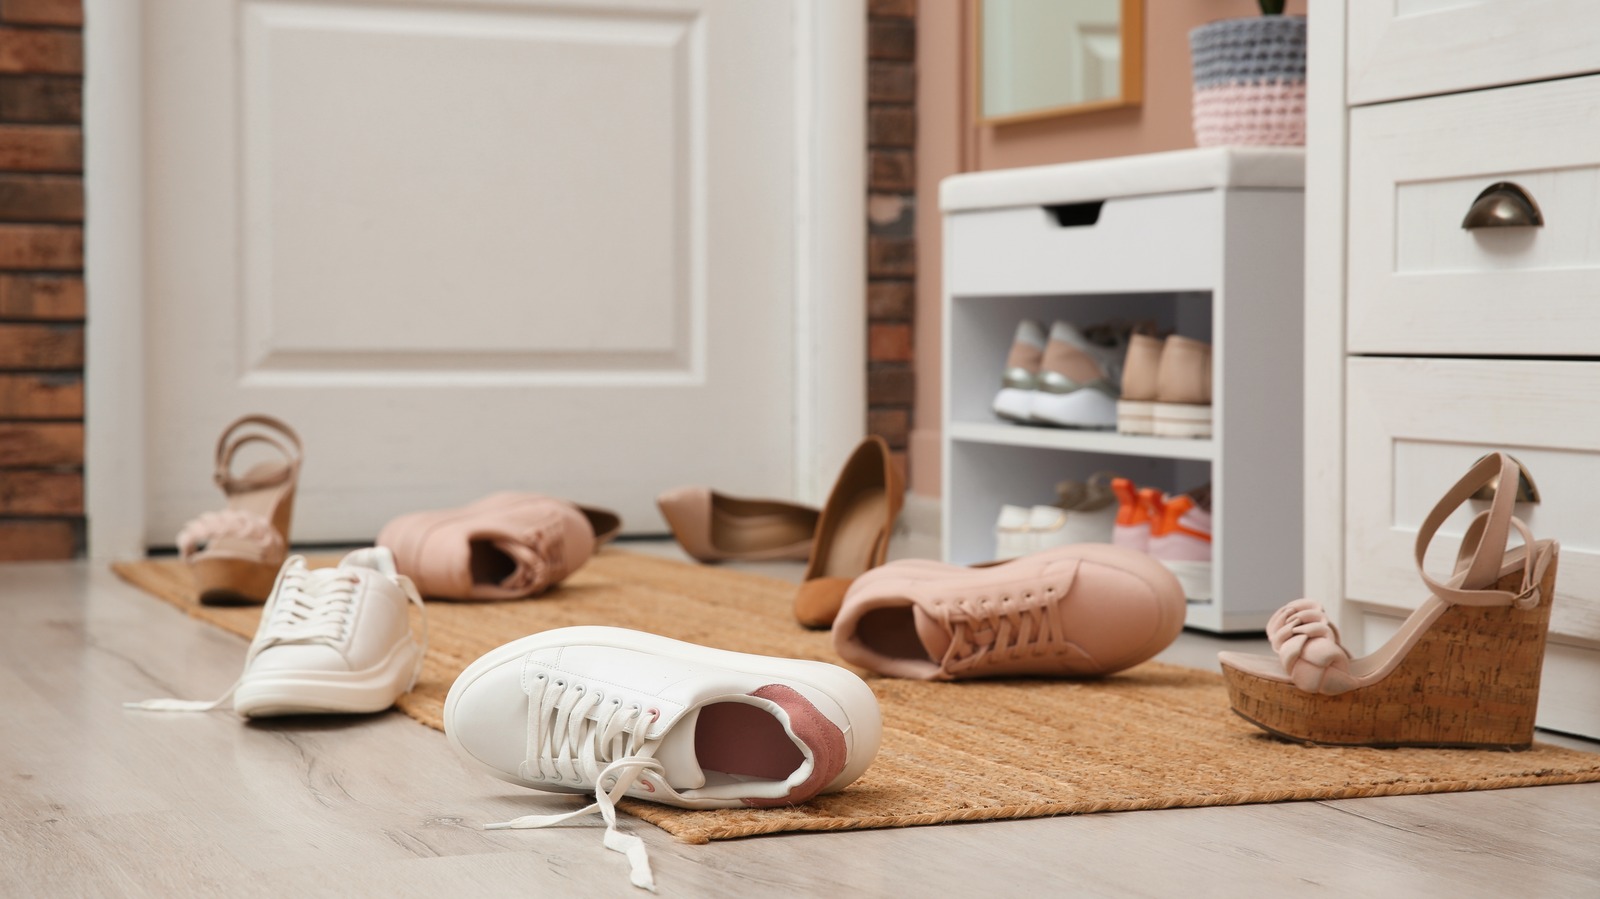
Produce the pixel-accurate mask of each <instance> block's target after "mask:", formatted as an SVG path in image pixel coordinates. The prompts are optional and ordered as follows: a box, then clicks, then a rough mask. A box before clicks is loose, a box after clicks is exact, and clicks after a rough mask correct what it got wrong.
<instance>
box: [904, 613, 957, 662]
mask: <svg viewBox="0 0 1600 899" xmlns="http://www.w3.org/2000/svg"><path fill="white" fill-rule="evenodd" d="M911 620H912V621H913V622H914V623H915V624H916V627H917V638H918V639H920V640H921V641H922V648H923V649H926V650H927V651H928V658H930V659H932V660H933V661H935V662H938V661H939V660H940V659H942V658H944V654H945V651H946V650H948V649H949V648H950V632H949V631H948V630H946V629H945V626H944V625H943V624H942V623H940V621H939V620H938V619H936V618H934V617H933V616H932V615H929V614H928V613H927V612H924V611H923V610H922V607H921V606H912V607H911Z"/></svg>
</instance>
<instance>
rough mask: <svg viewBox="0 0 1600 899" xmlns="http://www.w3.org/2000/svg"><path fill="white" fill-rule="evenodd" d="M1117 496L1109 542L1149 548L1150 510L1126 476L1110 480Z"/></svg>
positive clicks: (1121, 545)
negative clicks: (1115, 511)
mask: <svg viewBox="0 0 1600 899" xmlns="http://www.w3.org/2000/svg"><path fill="white" fill-rule="evenodd" d="M1111 492H1112V493H1114V494H1115V495H1116V497H1117V517H1116V522H1115V524H1113V525H1112V528H1111V543H1112V545H1113V546H1120V547H1122V548H1124V549H1133V550H1138V551H1139V552H1145V551H1147V550H1149V549H1150V510H1149V508H1148V507H1147V506H1146V505H1145V503H1144V501H1143V500H1142V499H1140V498H1139V488H1138V487H1136V486H1134V483H1133V482H1132V481H1130V480H1128V479H1127V478H1115V479H1113V480H1112V481H1111Z"/></svg>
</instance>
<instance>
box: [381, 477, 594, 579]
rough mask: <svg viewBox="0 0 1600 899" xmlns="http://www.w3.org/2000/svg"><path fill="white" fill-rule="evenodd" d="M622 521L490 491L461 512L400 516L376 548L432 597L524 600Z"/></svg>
mask: <svg viewBox="0 0 1600 899" xmlns="http://www.w3.org/2000/svg"><path fill="white" fill-rule="evenodd" d="M621 524H622V523H621V519H620V518H618V517H617V515H616V514H615V513H613V512H609V511H607V510H604V509H590V508H585V507H582V506H578V505H576V504H574V503H570V502H568V501H566V500H563V499H556V498H554V497H550V496H541V495H539V494H536V493H510V492H507V493H495V494H491V495H490V496H486V497H484V498H483V499H480V500H478V501H477V502H475V503H472V504H470V505H467V506H463V507H461V508H459V509H440V510H435V511H429V512H413V513H411V514H409V515H402V516H400V517H399V518H396V519H394V520H393V521H391V522H389V523H388V524H386V525H384V527H383V531H382V532H381V533H379V534H378V545H379V546H383V547H387V548H388V549H389V550H390V551H392V552H393V553H394V560H395V567H396V568H398V569H399V571H400V573H401V574H403V575H405V576H407V577H409V578H411V579H412V580H413V581H414V582H415V583H416V585H417V589H418V590H420V591H421V592H422V594H423V595H424V596H427V597H430V598H432V599H523V598H526V597H530V596H537V595H539V594H540V593H543V592H545V591H546V590H549V589H550V588H551V587H554V586H555V585H556V584H559V583H561V581H563V580H565V579H566V578H567V577H568V576H569V575H571V574H572V573H573V572H574V571H577V570H578V569H579V568H580V567H582V566H583V563H584V562H587V561H589V557H590V556H591V555H593V554H594V551H595V550H596V549H597V548H598V547H599V546H601V545H602V544H604V543H605V542H606V541H607V540H610V539H611V538H612V537H613V536H615V535H616V533H617V531H618V530H620V529H621Z"/></svg>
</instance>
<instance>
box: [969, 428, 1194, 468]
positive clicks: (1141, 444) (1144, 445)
mask: <svg viewBox="0 0 1600 899" xmlns="http://www.w3.org/2000/svg"><path fill="white" fill-rule="evenodd" d="M950 439H951V440H958V441H963V442H966V443H993V444H998V445H1001V446H1034V447H1043V448H1046V449H1060V450H1077V451H1078V452H1083V453H1107V454H1109V455H1113V456H1144V457H1147V458H1154V459H1203V460H1206V461H1210V460H1211V458H1212V456H1213V453H1214V450H1213V444H1212V441H1210V440H1187V439H1179V438H1171V437H1132V436H1129V435H1127V434H1118V433H1116V432H1115V431H1074V430H1071V429H1070V428H1049V427H1037V428H1036V427H1030V426H1028V425H1017V424H1007V423H1005V422H995V423H992V424H991V423H987V422H975V421H958V422H953V423H952V424H951V425H950Z"/></svg>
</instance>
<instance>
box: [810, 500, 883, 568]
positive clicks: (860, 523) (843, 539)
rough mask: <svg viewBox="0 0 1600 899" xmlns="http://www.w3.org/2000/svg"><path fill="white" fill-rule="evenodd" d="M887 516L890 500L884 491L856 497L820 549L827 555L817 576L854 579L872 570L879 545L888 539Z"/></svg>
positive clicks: (876, 558) (877, 556)
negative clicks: (886, 532)
mask: <svg viewBox="0 0 1600 899" xmlns="http://www.w3.org/2000/svg"><path fill="white" fill-rule="evenodd" d="M888 513H889V498H888V496H887V495H886V494H885V493H884V490H883V488H881V487H879V488H876V489H873V490H868V491H865V492H863V493H861V494H860V495H859V496H857V497H856V498H855V500H854V501H853V502H851V503H850V505H848V506H846V507H845V509H844V511H843V513H842V514H840V516H839V523H838V525H837V526H836V527H835V528H834V530H833V537H832V539H831V540H830V541H829V542H828V545H827V546H826V547H822V548H821V551H822V552H825V553H827V555H826V557H825V558H824V559H823V561H822V570H821V571H819V572H817V575H818V576H819V577H844V578H853V577H858V576H860V575H861V574H863V573H865V572H866V570H867V569H869V568H871V567H872V566H873V565H874V564H875V563H876V562H877V560H878V558H879V555H878V552H879V549H878V547H879V544H880V543H883V542H884V541H885V540H887V539H888V535H887V534H885V533H883V531H884V530H885V527H884V524H885V519H887V518H888V517H889V514H888Z"/></svg>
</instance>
